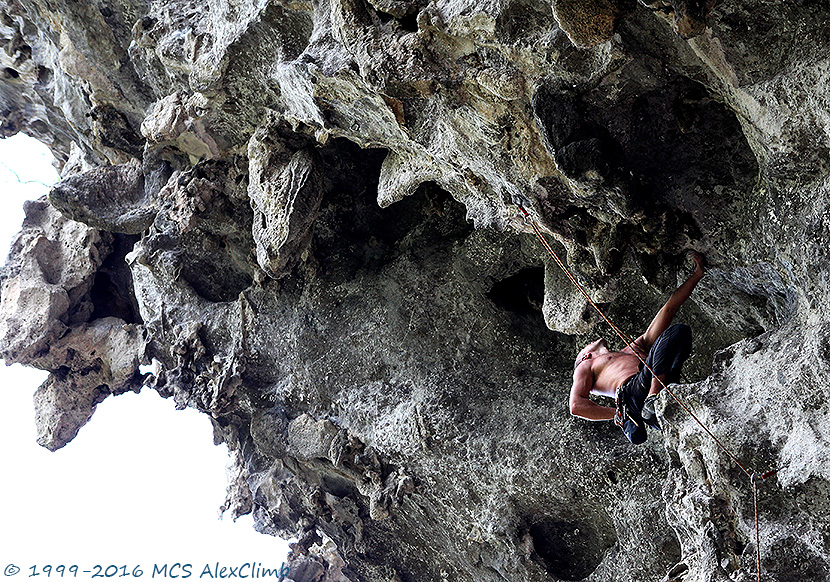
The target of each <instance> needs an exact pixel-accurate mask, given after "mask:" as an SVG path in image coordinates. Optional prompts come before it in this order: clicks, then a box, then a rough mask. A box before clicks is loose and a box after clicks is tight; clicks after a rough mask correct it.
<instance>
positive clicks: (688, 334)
mask: <svg viewBox="0 0 830 582" xmlns="http://www.w3.org/2000/svg"><path fill="white" fill-rule="evenodd" d="M691 352H692V329H691V328H690V327H689V326H688V325H686V324H683V323H677V324H675V325H673V326H671V327H670V328H668V329H667V330H666V331H664V332H663V333H662V334H660V337H658V338H657V341H656V342H654V345H653V346H652V347H651V350H650V351H649V352H648V357H647V358H646V364H648V365H649V367H651V369H652V370H653V371H654V375H655V376H656V377H653V376H652V374H651V372H650V371H649V370H648V369H645V370H643V371H644V372H645V374H646V375H647V376H646V377H647V379H648V382H649V384H650V387H649V392H648V397H647V398H646V400H645V403H644V404H643V410H642V416H643V419H644V420H645V421H646V423H647V424H648V425H649V426H653V427H655V428H659V425H657V417H656V416H655V414H654V403H655V401H656V400H657V394H659V393H660V390H662V389H663V385H662V384H661V383H660V381H658V379H659V380H661V381H662V382H663V384H671V383H673V382H677V381H678V380H679V379H680V369H681V368H682V367H683V363H684V362H685V361H686V359H687V358H688V357H689V354H691Z"/></svg>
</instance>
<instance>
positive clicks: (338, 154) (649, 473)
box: [0, 0, 830, 582]
mask: <svg viewBox="0 0 830 582" xmlns="http://www.w3.org/2000/svg"><path fill="white" fill-rule="evenodd" d="M0 43H2V50H0V135H3V136H8V135H12V134H14V133H17V132H20V131H23V132H26V133H28V134H30V135H33V136H35V137H37V138H38V139H41V140H42V141H44V142H45V143H47V144H49V145H50V147H51V148H52V150H53V151H54V152H55V155H56V158H57V160H58V163H59V165H60V166H61V169H62V180H61V182H60V183H59V184H58V185H57V186H56V187H55V188H54V190H53V191H52V193H51V194H50V196H49V200H46V199H44V200H41V201H38V202H34V203H29V204H28V205H27V206H26V220H25V222H24V224H23V227H22V230H21V232H20V234H19V235H18V236H17V238H16V239H15V241H14V243H13V245H12V249H11V253H10V254H9V258H8V260H7V263H6V266H5V268H4V270H3V272H2V278H1V279H2V283H0V294H2V298H0V305H1V307H0V354H1V355H2V357H3V358H5V360H6V362H7V363H11V362H22V363H25V364H27V365H31V366H36V367H39V368H42V369H45V370H49V371H50V372H51V375H50V377H49V379H48V380H47V382H46V383H45V384H44V385H43V386H42V387H41V388H40V389H38V391H37V394H36V395H35V399H36V403H37V410H38V414H37V422H38V434H39V442H41V444H43V445H44V446H46V447H48V448H50V449H56V448H58V447H60V446H63V445H65V444H66V443H67V442H69V441H70V440H71V439H72V438H73V437H74V436H75V434H77V432H78V430H81V429H82V427H83V425H84V423H86V422H87V421H88V420H89V419H90V417H91V416H92V414H93V413H94V411H95V407H96V405H97V403H99V402H100V401H101V400H102V399H103V398H105V397H107V396H108V395H117V394H120V393H123V392H125V391H126V390H135V391H138V390H145V391H155V392H156V393H158V394H159V395H161V396H163V397H165V398H172V399H173V401H174V402H175V404H176V406H178V407H179V408H184V407H192V408H195V409H198V410H200V411H202V412H204V413H205V414H207V415H209V417H210V418H211V420H212V422H213V424H214V428H215V440H216V442H225V443H227V444H228V446H229V449H230V451H231V456H232V468H231V470H230V472H229V487H228V496H227V499H226V502H225V504H224V506H223V509H224V510H225V511H227V512H229V513H230V514H231V515H232V516H233V517H236V516H238V515H242V514H246V513H252V514H253V516H254V520H255V524H256V528H257V529H258V530H259V531H260V532H262V533H265V534H269V535H277V536H283V537H296V538H297V542H296V543H295V544H294V546H293V547H294V549H293V554H292V557H291V564H292V567H291V577H292V579H293V580H294V581H295V582H310V581H314V582H319V581H321V580H324V581H327V582H342V581H345V580H350V581H355V582H357V581H360V582H363V581H366V582H369V581H371V582H375V581H377V582H380V581H398V582H409V581H422V580H425V581H436V582H438V581H441V582H444V581H454V582H465V581H470V582H472V581H476V582H480V581H488V582H497V581H504V580H511V581H513V580H516V581H539V582H542V581H560V580H584V581H589V582H614V581H619V582H623V581H626V582H628V581H631V580H636V581H643V582H651V581H653V582H669V581H671V582H715V581H717V582H721V581H723V582H726V581H734V582H749V581H751V580H755V579H756V572H755V570H756V563H755V559H756V558H755V556H756V542H755V520H754V504H753V498H752V479H753V478H754V480H755V481H756V483H757V485H758V509H759V530H760V533H761V548H760V549H761V568H762V570H763V575H764V576H763V579H764V580H768V581H775V582H789V581H793V580H799V581H802V580H809V581H825V580H827V579H828V578H830V536H828V532H830V523H828V521H830V509H829V508H828V504H827V494H828V491H830V458H828V451H830V430H828V427H830V403H829V400H830V399H828V393H827V390H826V385H827V382H828V379H830V343H828V340H827V338H828V336H829V335H830V326H828V324H827V321H828V315H830V305H828V296H830V294H828V283H827V281H828V278H827V265H828V264H830V252H828V248H827V240H828V239H830V218H828V217H830V206H828V200H830V197H828V189H830V94H828V92H827V90H826V87H827V86H828V83H830V7H828V5H827V3H826V2H822V1H810V0H797V1H792V2H787V3H778V4H775V5H771V4H770V3H769V2H763V1H761V0H722V1H721V2H714V1H710V0H657V1H650V2H643V1H642V0H641V1H640V2H638V3H635V2H628V1H622V0H591V1H584V2H583V1H580V2H574V1H571V0H554V1H553V2H552V3H551V2H549V0H521V1H513V2H508V1H501V2H489V3H481V2H472V1H470V0H435V1H431V2H428V1H426V0H423V1H421V0H411V1H410V0H407V1H404V0H369V1H363V0H313V1H310V2H304V1H296V2H292V1H287V0H286V1H283V0H263V1H259V2H253V1H246V0H241V1H229V0H210V1H209V2H195V1H192V0H150V1H141V2H139V1H129V0H125V1H119V2H114V1H109V0H95V1H93V2H84V3H78V2H69V1H64V0H50V1H49V2H46V1H45V0H6V1H0ZM516 204H521V205H522V207H523V208H525V209H526V210H527V212H528V213H529V214H530V216H531V217H532V219H533V220H535V221H537V223H538V224H539V227H540V228H541V229H542V231H543V232H544V233H545V235H546V236H547V240H548V241H549V242H550V244H551V246H552V248H553V249H554V250H555V251H556V252H557V253H558V254H559V255H560V256H561V257H562V259H563V260H564V261H565V263H566V265H567V266H568V268H569V269H570V271H571V272H572V273H573V276H574V278H575V279H576V280H577V281H578V282H579V284H580V285H582V286H583V288H584V289H585V290H586V291H587V292H588V293H589V294H590V295H591V297H592V298H593V299H594V300H595V301H596V302H598V303H599V304H600V305H601V306H602V307H603V309H605V310H606V311H607V313H608V314H609V315H610V316H611V317H612V319H613V320H614V321H615V322H616V323H617V324H618V325H619V326H620V327H621V328H622V329H623V330H625V331H626V332H627V333H629V334H631V335H637V334H639V333H641V332H642V331H643V330H644V329H645V327H646V326H647V325H648V323H649V322H650V321H651V318H652V317H653V316H654V314H655V312H656V311H657V310H658V309H659V307H660V306H661V305H662V304H663V302H664V301H665V299H666V298H667V296H668V294H669V293H670V292H671V291H672V290H673V289H674V288H676V286H677V285H678V284H679V283H680V282H682V281H683V280H684V279H685V277H686V275H687V274H688V272H689V269H690V264H689V263H688V261H687V260H685V259H684V254H685V252H686V251H687V250H689V249H691V248H695V249H698V250H700V251H702V252H703V253H705V254H706V256H707V257H708V259H709V261H710V264H711V267H710V268H709V270H708V272H707V275H706V277H704V279H703V280H702V281H701V283H700V284H699V285H698V287H697V288H696V290H695V293H694V295H693V296H692V299H691V300H690V301H689V302H688V303H687V304H686V305H685V306H684V308H683V310H682V312H681V314H680V316H679V317H680V318H681V320H682V321H685V322H686V323H689V324H691V325H692V327H693V329H694V335H695V340H694V342H695V343H694V350H693V354H692V357H691V358H690V360H689V361H688V363H687V367H686V370H685V376H686V377H685V378H684V380H683V383H682V384H679V385H674V386H672V387H671V390H672V392H673V393H674V394H676V395H677V396H679V397H680V398H681V399H682V400H683V401H684V403H685V404H686V406H687V407H688V408H689V409H690V410H691V411H692V412H694V413H695V415H697V416H698V417H699V418H700V419H701V420H702V421H704V422H705V423H706V425H707V426H708V427H709V429H710V430H711V431H712V434H713V435H715V436H717V438H719V439H720V440H721V441H722V442H723V443H724V445H725V446H726V447H727V448H728V449H729V450H730V451H732V452H733V453H734V455H735V456H736V458H737V459H739V461H740V463H741V464H742V465H743V466H744V467H745V469H746V473H745V472H744V470H742V469H741V468H740V467H739V466H738V465H737V464H736V463H735V462H733V460H732V459H730V458H729V456H727V455H726V454H725V453H723V452H722V451H721V450H720V449H719V447H718V446H717V445H716V444H715V442H714V440H713V439H712V438H711V437H710V436H709V435H708V434H706V433H705V432H703V431H702V429H701V428H700V427H699V426H698V425H697V424H696V423H695V421H694V420H692V419H691V417H690V416H689V415H688V413H687V411H686V410H684V409H683V408H681V407H680V405H679V404H677V403H676V402H675V401H674V400H673V399H672V398H671V396H670V395H669V394H668V393H664V394H663V395H662V396H661V400H660V402H659V406H658V409H659V410H658V414H659V418H660V421H661V423H662V424H663V427H664V431H663V433H662V435H661V434H659V433H656V432H652V433H650V435H651V436H650V438H649V440H648V442H647V443H646V444H644V445H642V446H639V447H635V446H632V445H630V444H629V443H628V441H626V440H625V439H624V437H623V436H622V434H621V433H620V432H619V430H618V429H617V428H616V427H615V426H613V424H612V423H590V422H587V421H583V420H580V419H576V418H573V417H572V416H571V415H570V414H569V412H568V407H567V401H568V393H569V390H570V386H571V381H572V376H571V374H572V369H573V358H574V356H575V355H576V353H577V352H578V350H579V349H580V348H581V346H583V345H584V344H585V343H587V342H589V341H592V340H594V339H596V338H597V337H599V336H604V337H606V338H607V339H608V340H609V342H610V343H611V345H612V346H619V343H615V342H616V338H614V337H613V335H611V332H610V331H609V330H607V329H606V328H605V327H604V324H603V323H602V322H601V319H600V318H599V317H598V316H597V315H596V314H595V313H594V312H593V311H592V310H591V307H590V306H589V305H588V301H587V300H586V299H585V298H584V297H583V296H582V295H581V294H580V293H578V292H577V291H575V288H574V286H573V285H572V283H571V281H570V280H569V279H568V278H567V277H566V276H565V275H564V274H563V273H562V272H561V271H560V270H559V267H558V266H557V265H556V264H555V262H554V261H553V260H551V259H549V257H548V256H547V255H546V254H545V251H544V249H543V248H542V246H541V244H539V242H538V241H537V240H536V238H535V237H534V236H533V233H532V230H531V227H530V225H529V224H527V223H526V222H525V221H524V220H523V217H522V214H521V212H520V211H519V209H518V207H517V205H516ZM151 362H152V363H153V369H154V371H153V372H152V373H142V372H140V371H139V366H140V365H142V364H150V363H151ZM606 404H608V403H607V402H606ZM774 469H777V472H774V473H768V472H769V471H773V470H774ZM747 473H748V474H749V475H747ZM753 475H754V477H753ZM761 475H766V476H767V477H768V478H767V479H765V480H761V479H760V476H761ZM751 477H752V478H751Z"/></svg>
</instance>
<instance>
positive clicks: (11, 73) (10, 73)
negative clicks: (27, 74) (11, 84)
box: [3, 67, 20, 79]
mask: <svg viewBox="0 0 830 582" xmlns="http://www.w3.org/2000/svg"><path fill="white" fill-rule="evenodd" d="M3 78H4V79H19V78H20V73H18V72H17V71H15V70H14V69H12V68H11V67H6V68H5V69H3Z"/></svg>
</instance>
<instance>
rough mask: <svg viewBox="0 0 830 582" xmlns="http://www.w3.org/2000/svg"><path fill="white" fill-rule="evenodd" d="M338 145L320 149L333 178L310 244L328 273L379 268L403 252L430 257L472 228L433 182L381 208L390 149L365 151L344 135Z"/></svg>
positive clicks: (343, 276) (348, 274)
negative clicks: (380, 189) (382, 182)
mask: <svg viewBox="0 0 830 582" xmlns="http://www.w3.org/2000/svg"><path fill="white" fill-rule="evenodd" d="M334 145H335V146H336V147H329V148H326V149H324V150H321V152H320V153H321V159H322V160H323V163H324V164H326V166H328V168H327V170H326V175H328V176H331V177H332V183H331V184H330V185H329V187H328V191H327V193H326V195H325V196H324V198H323V201H322V203H321V205H320V212H319V215H318V218H317V221H316V223H315V226H314V238H313V242H312V245H311V248H312V251H313V253H314V256H315V257H316V258H317V260H318V262H319V265H320V267H321V269H320V271H321V273H322V274H323V275H324V276H325V277H326V278H328V279H330V280H332V279H336V280H349V279H352V278H354V277H355V276H356V275H357V274H358V273H359V272H360V271H369V272H376V271H377V270H379V269H381V268H383V267H384V266H385V265H386V264H388V263H389V261H391V260H393V259H394V258H395V257H396V256H398V255H399V254H400V253H411V254H413V255H415V256H418V257H421V258H426V257H427V256H428V255H430V254H431V253H434V252H439V251H438V249H443V248H445V247H446V241H447V240H459V239H461V238H464V237H466V236H467V235H468V234H469V233H470V232H471V231H472V226H471V225H470V224H469V223H468V222H467V220H466V210H465V208H464V206H463V205H461V204H460V203H458V202H456V201H455V200H453V199H452V197H451V196H450V194H449V193H447V192H446V191H444V190H443V189H441V188H440V187H439V186H438V185H436V184H434V183H432V182H425V183H423V184H421V185H420V186H419V188H418V189H417V190H416V192H414V193H413V194H412V195H410V196H407V197H406V198H404V199H403V200H401V201H399V202H396V203H395V204H392V205H390V206H389V207H387V208H381V207H380V206H379V205H378V203H377V191H378V182H379V179H380V167H381V164H382V163H383V160H384V158H385V157H386V155H387V150H381V149H368V150H362V149H360V148H359V147H358V146H357V145H355V144H353V143H351V142H348V141H346V140H337V141H335V144H334Z"/></svg>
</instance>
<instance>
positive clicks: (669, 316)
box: [634, 253, 703, 353]
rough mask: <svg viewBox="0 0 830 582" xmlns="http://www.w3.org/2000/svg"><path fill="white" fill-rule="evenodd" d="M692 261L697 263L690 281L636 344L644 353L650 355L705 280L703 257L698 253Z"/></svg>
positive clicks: (670, 301) (687, 280) (676, 292)
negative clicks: (652, 348) (662, 335)
mask: <svg viewBox="0 0 830 582" xmlns="http://www.w3.org/2000/svg"><path fill="white" fill-rule="evenodd" d="M692 259H693V260H694V262H695V270H694V272H693V273H692V274H691V276H690V277H689V278H688V279H686V282H685V283H683V284H682V285H681V286H680V287H678V288H677V290H676V291H675V292H674V293H672V295H671V297H669V299H668V301H666V303H665V305H663V307H661V308H660V311H658V312H657V315H655V316H654V319H653V320H652V322H651V324H650V325H649V326H648V329H647V330H646V332H645V333H644V334H643V335H641V336H640V337H639V338H637V340H636V341H635V342H634V343H636V344H638V347H640V348H641V349H642V350H643V351H644V352H646V353H648V350H649V349H651V346H653V345H654V342H656V341H657V338H658V337H660V334H661V333H663V332H664V331H666V329H668V327H669V325H671V322H672V320H673V319H674V316H675V314H677V311H678V310H679V309H680V306H681V305H683V304H684V303H685V302H686V300H687V299H688V298H689V296H690V295H691V294H692V291H693V290H694V288H695V286H696V285H697V284H698V282H699V281H700V280H701V279H702V278H703V257H702V256H701V255H699V254H698V253H694V254H693V255H692Z"/></svg>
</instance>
